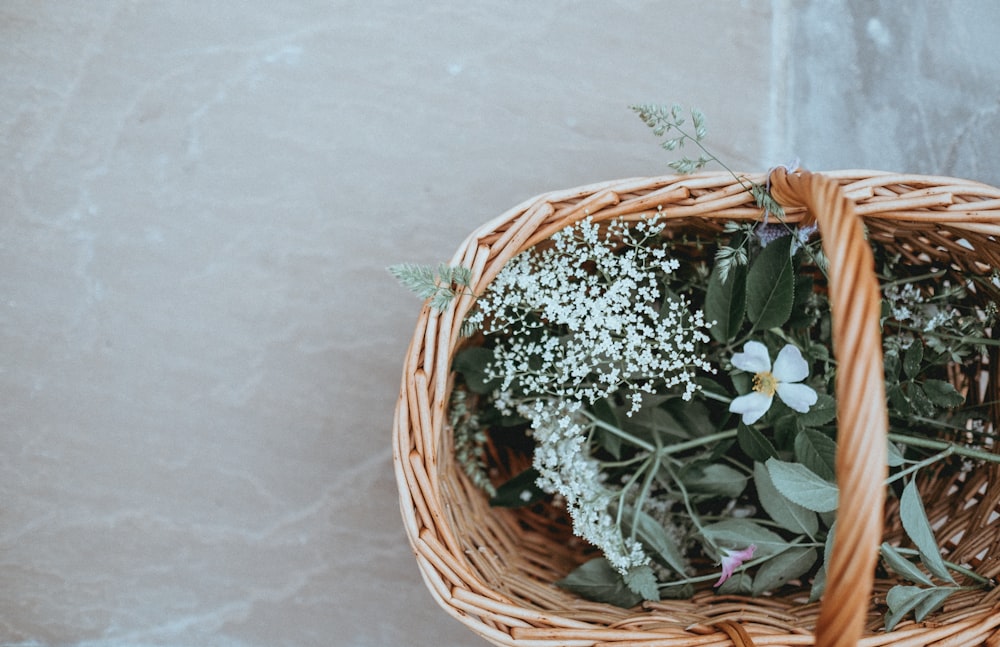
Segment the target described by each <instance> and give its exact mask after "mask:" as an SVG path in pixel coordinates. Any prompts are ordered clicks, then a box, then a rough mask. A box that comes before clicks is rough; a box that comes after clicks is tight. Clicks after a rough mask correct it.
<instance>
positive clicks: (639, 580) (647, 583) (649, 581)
mask: <svg viewBox="0 0 1000 647" xmlns="http://www.w3.org/2000/svg"><path fill="white" fill-rule="evenodd" d="M622 579H624V580H625V586H627V587H628V590H629V591H631V592H633V593H635V594H637V595H641V596H642V599H643V600H659V599H660V590H659V588H658V587H657V586H656V574H655V573H653V569H652V568H650V567H649V566H647V565H645V564H644V565H642V566H633V567H632V568H630V569H628V571H627V572H626V573H625V575H624V576H623V578H622Z"/></svg>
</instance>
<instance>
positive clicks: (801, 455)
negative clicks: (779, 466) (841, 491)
mask: <svg viewBox="0 0 1000 647" xmlns="http://www.w3.org/2000/svg"><path fill="white" fill-rule="evenodd" d="M831 399H832V398H831ZM795 459H796V460H797V461H798V462H800V463H802V464H803V465H805V466H806V467H808V468H809V469H810V470H812V471H813V472H815V473H816V474H818V475H819V476H821V477H823V478H824V479H826V480H827V481H830V482H835V481H836V479H837V472H836V463H837V443H836V441H834V440H833V439H832V438H830V437H829V436H827V435H826V434H824V433H823V432H820V431H816V430H815V429H803V430H802V432H801V433H799V435H798V436H796V437H795Z"/></svg>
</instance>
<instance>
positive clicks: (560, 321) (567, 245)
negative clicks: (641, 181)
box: [471, 219, 714, 412]
mask: <svg viewBox="0 0 1000 647" xmlns="http://www.w3.org/2000/svg"><path fill="white" fill-rule="evenodd" d="M661 230H662V225H661V224H657V223H655V222H649V221H643V222H640V223H638V224H636V225H635V228H634V230H630V229H629V228H628V226H627V225H626V224H625V223H623V222H621V221H615V222H612V223H611V224H610V225H609V226H608V228H607V230H606V232H605V233H604V235H603V236H602V235H601V233H600V228H599V227H598V225H597V224H595V223H593V222H591V221H590V219H586V220H584V221H582V222H580V223H579V224H577V225H576V226H574V227H570V228H567V229H564V230H562V231H560V232H559V233H557V234H555V235H554V236H553V238H552V245H551V246H550V247H547V248H545V249H542V250H540V251H539V250H529V251H527V252H524V253H522V254H520V255H519V256H517V257H516V258H514V259H513V260H512V261H511V262H510V263H508V264H507V266H505V267H504V269H503V270H502V271H501V272H500V274H499V275H498V276H497V277H496V279H495V280H494V281H493V283H492V284H491V286H490V288H489V291H488V292H487V293H486V294H485V295H483V297H481V298H480V300H479V302H478V307H479V310H478V312H477V313H476V314H475V315H473V318H472V320H471V323H473V324H475V325H478V326H480V327H481V328H482V329H483V332H484V333H485V334H487V335H490V334H496V333H502V339H501V340H500V341H499V342H498V344H497V347H496V349H495V357H494V361H493V362H492V363H491V364H490V365H489V366H488V367H487V372H488V374H489V377H490V378H493V379H500V380H501V382H502V384H501V386H500V393H499V397H498V400H499V402H500V403H501V404H502V403H504V402H509V401H512V399H513V400H516V399H518V398H519V397H528V398H534V397H548V396H553V397H555V398H558V399H560V400H563V401H567V402H572V401H581V402H586V403H591V404H592V403H594V402H596V401H597V400H599V399H601V398H605V397H608V396H610V395H612V394H615V393H617V394H619V395H621V397H623V398H626V399H627V401H629V402H630V403H631V409H630V412H635V411H637V410H638V409H639V407H640V405H641V402H642V394H643V393H653V392H654V391H660V392H662V391H663V390H667V389H669V390H677V391H679V392H680V393H681V394H682V396H683V397H684V399H685V400H690V399H691V397H692V395H693V394H694V393H695V391H697V389H698V386H697V384H696V383H695V382H694V377H695V371H696V370H698V369H700V370H704V371H707V372H714V370H713V368H712V366H711V365H710V364H709V363H708V361H707V360H706V359H705V356H704V355H703V354H701V353H699V351H698V344H700V343H704V342H707V341H708V336H707V335H706V334H705V330H707V329H708V327H709V326H710V324H709V323H708V322H706V321H705V320H704V315H703V313H702V312H701V311H700V310H696V311H692V310H691V305H690V302H689V301H688V300H687V299H686V298H684V297H679V296H666V295H664V294H663V291H662V290H661V282H662V281H664V280H665V279H667V278H668V277H669V276H670V275H671V274H672V273H673V272H674V271H675V270H676V269H677V268H678V267H679V264H678V262H677V261H676V260H675V259H671V258H668V257H667V253H666V250H664V249H662V248H661V247H658V246H653V245H648V244H647V243H648V242H649V241H650V240H651V239H654V238H655V237H657V236H658V235H659V233H660V231H661ZM501 408H502V407H501Z"/></svg>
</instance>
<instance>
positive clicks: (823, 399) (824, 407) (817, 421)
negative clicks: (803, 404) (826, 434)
mask: <svg viewBox="0 0 1000 647" xmlns="http://www.w3.org/2000/svg"><path fill="white" fill-rule="evenodd" d="M836 417H837V401H836V400H834V399H833V398H832V397H831V396H829V395H827V394H826V393H819V394H817V400H816V404H814V405H813V406H811V407H809V411H806V412H805V413H800V414H799V422H801V423H802V425H803V426H805V427H819V426H820V425H825V424H826V423H828V422H830V421H831V420H833V419H834V418H836Z"/></svg>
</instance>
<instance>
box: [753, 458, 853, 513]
mask: <svg viewBox="0 0 1000 647" xmlns="http://www.w3.org/2000/svg"><path fill="white" fill-rule="evenodd" d="M766 465H767V470H768V472H769V473H770V474H771V481H772V482H773V483H774V487H776V488H778V491H779V492H781V493H782V494H783V495H784V496H785V497H786V498H788V499H789V500H791V501H793V502H795V503H798V504H799V505H801V506H802V507H804V508H808V509H809V510H812V511H813V512H832V511H833V510H836V509H837V500H838V497H839V490H838V489H837V486H836V485H833V484H832V483H830V482H829V481H827V480H826V479H824V478H823V477H821V476H819V475H818V474H816V473H815V472H813V471H812V470H810V469H809V468H808V467H806V466H805V465H802V464H801V463H788V462H785V461H780V460H778V459H776V458H769V459H768V460H767V463H766Z"/></svg>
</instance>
